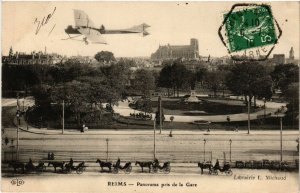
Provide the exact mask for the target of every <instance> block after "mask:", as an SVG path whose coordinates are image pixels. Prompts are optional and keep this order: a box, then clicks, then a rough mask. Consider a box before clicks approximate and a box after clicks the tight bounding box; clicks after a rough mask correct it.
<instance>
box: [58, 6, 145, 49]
mask: <svg viewBox="0 0 300 193" xmlns="http://www.w3.org/2000/svg"><path fill="white" fill-rule="evenodd" d="M74 19H75V27H73V26H72V25H69V26H68V27H67V28H66V29H65V32H66V34H67V35H68V36H69V38H67V39H63V40H77V41H83V42H85V44H88V43H89V42H91V43H95V44H107V43H106V41H105V39H104V38H103V34H132V33H136V34H141V35H142V36H147V35H149V33H148V32H147V31H146V28H148V27H150V26H149V25H147V24H145V23H143V24H141V25H136V26H133V27H131V28H127V29H105V27H104V25H101V27H99V28H97V27H95V25H94V23H93V21H92V20H91V19H90V18H89V16H88V15H87V14H86V13H85V12H84V11H82V10H76V9H74ZM80 36H83V39H82V40H81V39H78V38H79V37H80Z"/></svg>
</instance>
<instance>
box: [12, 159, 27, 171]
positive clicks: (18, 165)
mask: <svg viewBox="0 0 300 193" xmlns="http://www.w3.org/2000/svg"><path fill="white" fill-rule="evenodd" d="M8 167H12V168H14V172H17V169H18V168H20V169H22V173H24V169H25V164H24V163H22V162H18V161H11V162H9V163H8Z"/></svg>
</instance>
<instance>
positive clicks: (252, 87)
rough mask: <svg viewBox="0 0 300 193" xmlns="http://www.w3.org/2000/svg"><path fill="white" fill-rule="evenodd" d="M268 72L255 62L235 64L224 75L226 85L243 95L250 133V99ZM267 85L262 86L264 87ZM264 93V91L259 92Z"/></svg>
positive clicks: (261, 84)
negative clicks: (225, 75)
mask: <svg viewBox="0 0 300 193" xmlns="http://www.w3.org/2000/svg"><path fill="white" fill-rule="evenodd" d="M268 76H269V75H268V73H267V71H266V69H265V68H264V66H263V65H260V64H258V63H255V62H244V63H241V64H235V65H234V66H233V67H232V68H230V71H229V73H228V75H227V77H226V86H227V87H228V89H229V90H230V91H231V92H233V93H234V94H237V95H244V96H245V102H246V104H247V106H248V134H250V111H251V100H252V98H253V97H254V96H257V95H258V93H257V89H258V88H259V87H261V86H263V82H262V80H265V79H267V77H268ZM267 88H268V87H267V86H266V87H265V86H264V89H267ZM260 93H264V92H260Z"/></svg>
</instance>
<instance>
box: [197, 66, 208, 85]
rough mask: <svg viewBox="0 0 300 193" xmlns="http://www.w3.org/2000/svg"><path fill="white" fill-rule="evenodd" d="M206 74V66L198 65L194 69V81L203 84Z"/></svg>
mask: <svg viewBox="0 0 300 193" xmlns="http://www.w3.org/2000/svg"><path fill="white" fill-rule="evenodd" d="M206 74H207V69H206V68H204V67H198V68H197V69H196V73H195V76H196V81H197V82H200V83H201V85H203V80H204V78H205V75H206Z"/></svg>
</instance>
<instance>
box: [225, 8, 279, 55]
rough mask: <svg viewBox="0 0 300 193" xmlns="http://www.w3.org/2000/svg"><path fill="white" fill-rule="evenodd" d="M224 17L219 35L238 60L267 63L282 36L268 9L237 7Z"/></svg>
mask: <svg viewBox="0 0 300 193" xmlns="http://www.w3.org/2000/svg"><path fill="white" fill-rule="evenodd" d="M223 16H224V22H223V24H222V26H221V27H220V30H219V35H220V37H221V40H222V41H223V43H224V45H225V46H226V47H227V49H228V52H229V53H230V54H231V56H232V58H233V59H235V60H264V59H266V58H267V56H268V55H269V54H270V53H271V51H272V49H273V47H274V46H275V44H276V43H277V42H278V39H279V37H280V35H281V30H280V28H279V26H278V25H276V24H277V23H276V20H275V19H274V17H273V15H272V12H271V7H270V6H269V5H264V4H262V5H257V4H235V5H234V6H233V7H232V9H231V11H230V12H228V13H225V14H224V15H223Z"/></svg>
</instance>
